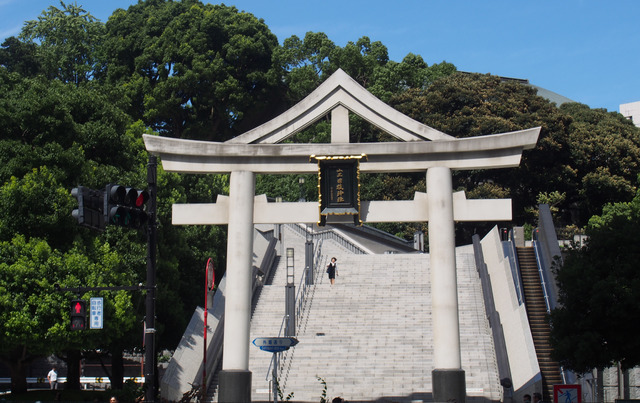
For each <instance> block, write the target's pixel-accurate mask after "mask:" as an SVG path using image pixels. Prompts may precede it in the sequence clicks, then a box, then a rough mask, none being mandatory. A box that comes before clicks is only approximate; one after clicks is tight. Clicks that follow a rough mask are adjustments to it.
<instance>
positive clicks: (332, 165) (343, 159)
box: [311, 155, 366, 226]
mask: <svg viewBox="0 0 640 403" xmlns="http://www.w3.org/2000/svg"><path fill="white" fill-rule="evenodd" d="M311 158H312V159H315V160H317V161H318V190H319V192H320V194H319V201H320V220H319V222H318V225H321V226H323V225H325V224H327V223H328V224H336V223H343V224H344V223H353V224H356V225H360V224H362V221H361V220H360V160H362V159H363V158H366V156H365V155H359V156H333V157H319V156H312V157H311Z"/></svg>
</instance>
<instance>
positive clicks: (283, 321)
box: [264, 315, 289, 381]
mask: <svg viewBox="0 0 640 403" xmlns="http://www.w3.org/2000/svg"><path fill="white" fill-rule="evenodd" d="M287 320H289V315H284V316H283V317H282V323H280V330H279V331H278V337H280V336H282V330H283V329H284V324H285V323H286V322H287ZM276 354H281V353H274V354H273V356H272V357H271V362H270V363H269V369H268V370H267V375H266V376H265V377H264V380H265V381H268V380H269V375H270V374H271V368H273V361H274V360H275V358H276Z"/></svg>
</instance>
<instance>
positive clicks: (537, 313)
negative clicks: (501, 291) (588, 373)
mask: <svg viewBox="0 0 640 403" xmlns="http://www.w3.org/2000/svg"><path fill="white" fill-rule="evenodd" d="M516 251H517V254H518V262H519V264H520V276H521V278H522V288H523V294H524V300H525V306H526V309H527V316H528V318H529V326H530V328H531V335H532V336H533V343H534V345H535V349H536V355H537V357H538V363H539V365H540V371H541V372H542V385H543V386H542V388H543V390H542V395H543V400H545V401H553V385H557V384H562V383H563V380H562V376H561V374H560V365H559V364H558V362H556V361H554V360H553V359H552V358H551V344H550V343H549V334H550V332H551V329H550V327H549V323H548V322H547V320H546V315H547V305H546V304H545V300H544V292H543V290H542V282H541V280H540V274H539V273H538V265H537V263H536V255H535V251H534V249H533V247H518V248H516Z"/></svg>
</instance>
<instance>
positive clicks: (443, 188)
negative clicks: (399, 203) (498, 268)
mask: <svg viewBox="0 0 640 403" xmlns="http://www.w3.org/2000/svg"><path fill="white" fill-rule="evenodd" d="M427 208H428V210H429V211H430V212H434V214H429V256H430V258H431V305H432V315H433V316H432V317H433V364H434V368H435V369H434V370H433V371H432V372H431V381H432V391H433V401H434V402H444V401H455V402H464V401H465V395H466V385H465V376H464V370H462V360H461V356H460V326H459V321H458V288H457V279H456V251H455V247H456V244H455V228H454V221H453V193H452V182H451V169H449V168H445V167H433V168H429V169H428V170H427ZM435 212H437V213H435ZM452 399H453V400H452Z"/></svg>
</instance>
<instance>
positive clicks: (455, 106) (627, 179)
mask: <svg viewBox="0 0 640 403" xmlns="http://www.w3.org/2000/svg"><path fill="white" fill-rule="evenodd" d="M390 104H391V105H392V106H394V107H395V108H397V109H398V110H400V111H401V112H403V113H405V114H407V115H409V116H410V117H412V118H414V119H416V120H418V121H420V122H423V123H425V124H427V125H429V126H432V127H434V128H436V129H438V130H441V131H443V132H445V133H447V134H450V135H453V136H455V137H459V138H461V137H471V136H481V135H487V134H494V133H502V132H509V131H515V130H521V129H527V128H531V127H536V126H540V127H541V128H542V130H541V134H540V138H539V139H538V143H537V145H536V147H535V149H533V150H526V151H525V152H524V153H523V158H522V162H521V164H520V166H519V167H517V168H510V169H498V170H484V171H470V172H467V171H456V172H454V187H456V188H458V189H464V190H466V191H468V192H474V189H475V188H477V187H478V186H486V185H485V184H487V183H491V184H492V186H493V187H496V188H497V189H498V188H499V189H502V190H504V191H506V192H507V193H508V195H509V196H510V197H511V198H512V199H513V202H514V213H515V217H514V218H515V219H516V222H518V223H524V222H526V221H527V220H530V219H532V217H530V216H527V215H525V214H523V212H524V211H525V210H526V209H527V208H530V207H533V206H535V205H536V200H537V199H538V197H539V196H540V195H541V194H552V193H554V192H557V193H558V194H565V196H566V197H565V198H564V200H563V201H562V202H561V203H559V204H558V206H557V207H558V209H559V210H560V217H561V218H562V219H563V221H564V222H566V223H570V222H574V223H577V224H579V225H584V223H585V222H586V219H588V217H590V216H591V214H592V212H594V211H599V210H597V209H600V208H602V205H603V204H604V203H606V202H610V201H614V200H620V201H629V200H631V198H632V197H633V192H635V187H634V186H633V185H632V183H633V181H634V180H635V176H636V175H637V174H638V172H639V171H638V168H637V166H638V161H640V148H639V147H638V146H639V145H640V136H639V135H638V133H639V131H638V129H637V128H635V127H633V125H632V124H631V123H630V122H627V121H625V119H624V118H623V117H622V116H621V115H619V114H616V113H606V112H604V111H600V110H592V109H589V108H588V107H586V106H584V105H579V104H572V105H563V107H562V108H557V107H556V106H555V104H553V103H551V102H549V101H547V100H546V99H543V98H542V97H539V96H537V95H536V91H535V89H533V88H532V87H529V86H526V85H523V84H520V83H518V82H513V81H510V80H507V81H505V80H501V79H500V78H499V77H495V76H489V75H479V74H462V73H457V74H453V75H451V76H447V77H444V78H442V79H440V80H437V81H435V82H434V83H433V84H432V85H431V86H430V87H428V89H427V90H420V89H410V90H408V91H406V92H403V93H401V94H399V95H396V96H394V97H393V98H392V99H391V101H390ZM620 156H622V157H623V158H622V161H621V162H618V161H617V159H618V158H619V157H620ZM502 193H504V192H502Z"/></svg>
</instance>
